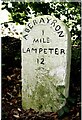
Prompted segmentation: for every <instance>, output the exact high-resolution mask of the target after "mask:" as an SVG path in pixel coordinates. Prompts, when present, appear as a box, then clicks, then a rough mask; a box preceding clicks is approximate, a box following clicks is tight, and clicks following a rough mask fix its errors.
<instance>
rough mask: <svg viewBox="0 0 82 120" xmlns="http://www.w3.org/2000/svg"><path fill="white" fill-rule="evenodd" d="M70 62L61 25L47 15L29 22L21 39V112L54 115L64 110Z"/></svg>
mask: <svg viewBox="0 0 82 120" xmlns="http://www.w3.org/2000/svg"><path fill="white" fill-rule="evenodd" d="M70 61H71V45H70V35H69V31H68V29H67V27H66V26H65V25H64V23H63V22H62V21H60V20H59V19H57V18H56V17H54V16H50V15H44V16H38V17H34V18H32V19H30V20H29V22H28V23H27V25H26V27H25V29H24V31H23V37H22V105H23V108H25V109H29V108H33V109H35V110H36V111H57V110H58V109H60V108H61V107H62V106H64V105H65V102H66V99H65V98H66V97H68V93H69V79H70ZM63 96H65V97H63Z"/></svg>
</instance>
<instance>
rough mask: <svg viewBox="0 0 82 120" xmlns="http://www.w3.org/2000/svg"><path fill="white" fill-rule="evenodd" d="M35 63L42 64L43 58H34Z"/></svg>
mask: <svg viewBox="0 0 82 120" xmlns="http://www.w3.org/2000/svg"><path fill="white" fill-rule="evenodd" d="M36 62H37V64H43V65H44V58H40V59H38V58H37V59H36Z"/></svg>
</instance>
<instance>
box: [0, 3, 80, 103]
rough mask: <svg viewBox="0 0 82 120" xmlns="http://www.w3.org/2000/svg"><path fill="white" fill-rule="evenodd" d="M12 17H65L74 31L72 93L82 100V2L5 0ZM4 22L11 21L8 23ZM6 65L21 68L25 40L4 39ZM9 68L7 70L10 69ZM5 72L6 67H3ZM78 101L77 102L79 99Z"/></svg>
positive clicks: (21, 19)
mask: <svg viewBox="0 0 82 120" xmlns="http://www.w3.org/2000/svg"><path fill="white" fill-rule="evenodd" d="M2 5H3V7H2V10H3V9H6V10H7V11H8V12H9V13H10V14H11V16H10V17H9V19H10V21H12V22H14V23H17V24H20V25H25V24H26V22H28V20H29V18H32V17H33V16H38V15H54V16H56V17H57V18H59V19H60V20H62V21H63V22H64V23H65V24H66V25H67V27H68V29H69V31H70V34H71V45H72V46H71V48H72V49H71V50H72V57H71V79H70V96H72V97H73V98H75V99H76V101H80V87H81V86H80V85H81V3H80V2H51V3H44V2H34V3H33V2H29V3H27V2H11V3H10V2H2ZM4 25H6V27H7V24H6V23H4ZM2 65H3V68H5V67H4V65H6V66H7V67H9V65H10V66H13V65H14V66H17V67H19V66H20V68H21V43H20V41H19V40H18V41H17V40H15V39H14V38H9V37H3V38H2ZM7 67H6V71H7ZM3 71H4V69H3ZM76 103H77V102H76Z"/></svg>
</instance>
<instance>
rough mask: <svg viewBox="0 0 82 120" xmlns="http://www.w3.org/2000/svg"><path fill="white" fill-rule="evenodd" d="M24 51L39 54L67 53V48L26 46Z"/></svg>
mask: <svg viewBox="0 0 82 120" xmlns="http://www.w3.org/2000/svg"><path fill="white" fill-rule="evenodd" d="M23 53H37V54H55V55H63V54H65V49H63V48H61V49H59V48H26V49H23Z"/></svg>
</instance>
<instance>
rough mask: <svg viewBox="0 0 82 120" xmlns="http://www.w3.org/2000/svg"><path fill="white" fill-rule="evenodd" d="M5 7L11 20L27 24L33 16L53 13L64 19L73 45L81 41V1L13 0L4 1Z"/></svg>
mask: <svg viewBox="0 0 82 120" xmlns="http://www.w3.org/2000/svg"><path fill="white" fill-rule="evenodd" d="M2 5H3V7H2V10H3V9H6V10H8V12H9V13H10V14H11V16H10V20H12V21H13V22H15V23H19V24H26V22H28V19H29V18H31V17H32V16H38V15H51V14H53V15H54V16H56V17H57V18H59V19H60V20H62V21H63V22H64V23H65V24H66V25H67V27H68V28H69V31H70V33H71V39H72V44H73V45H80V42H81V40H80V39H81V33H80V27H81V3H80V2H51V3H44V2H34V3H33V2H29V3H27V2H11V3H4V2H3V3H2Z"/></svg>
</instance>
